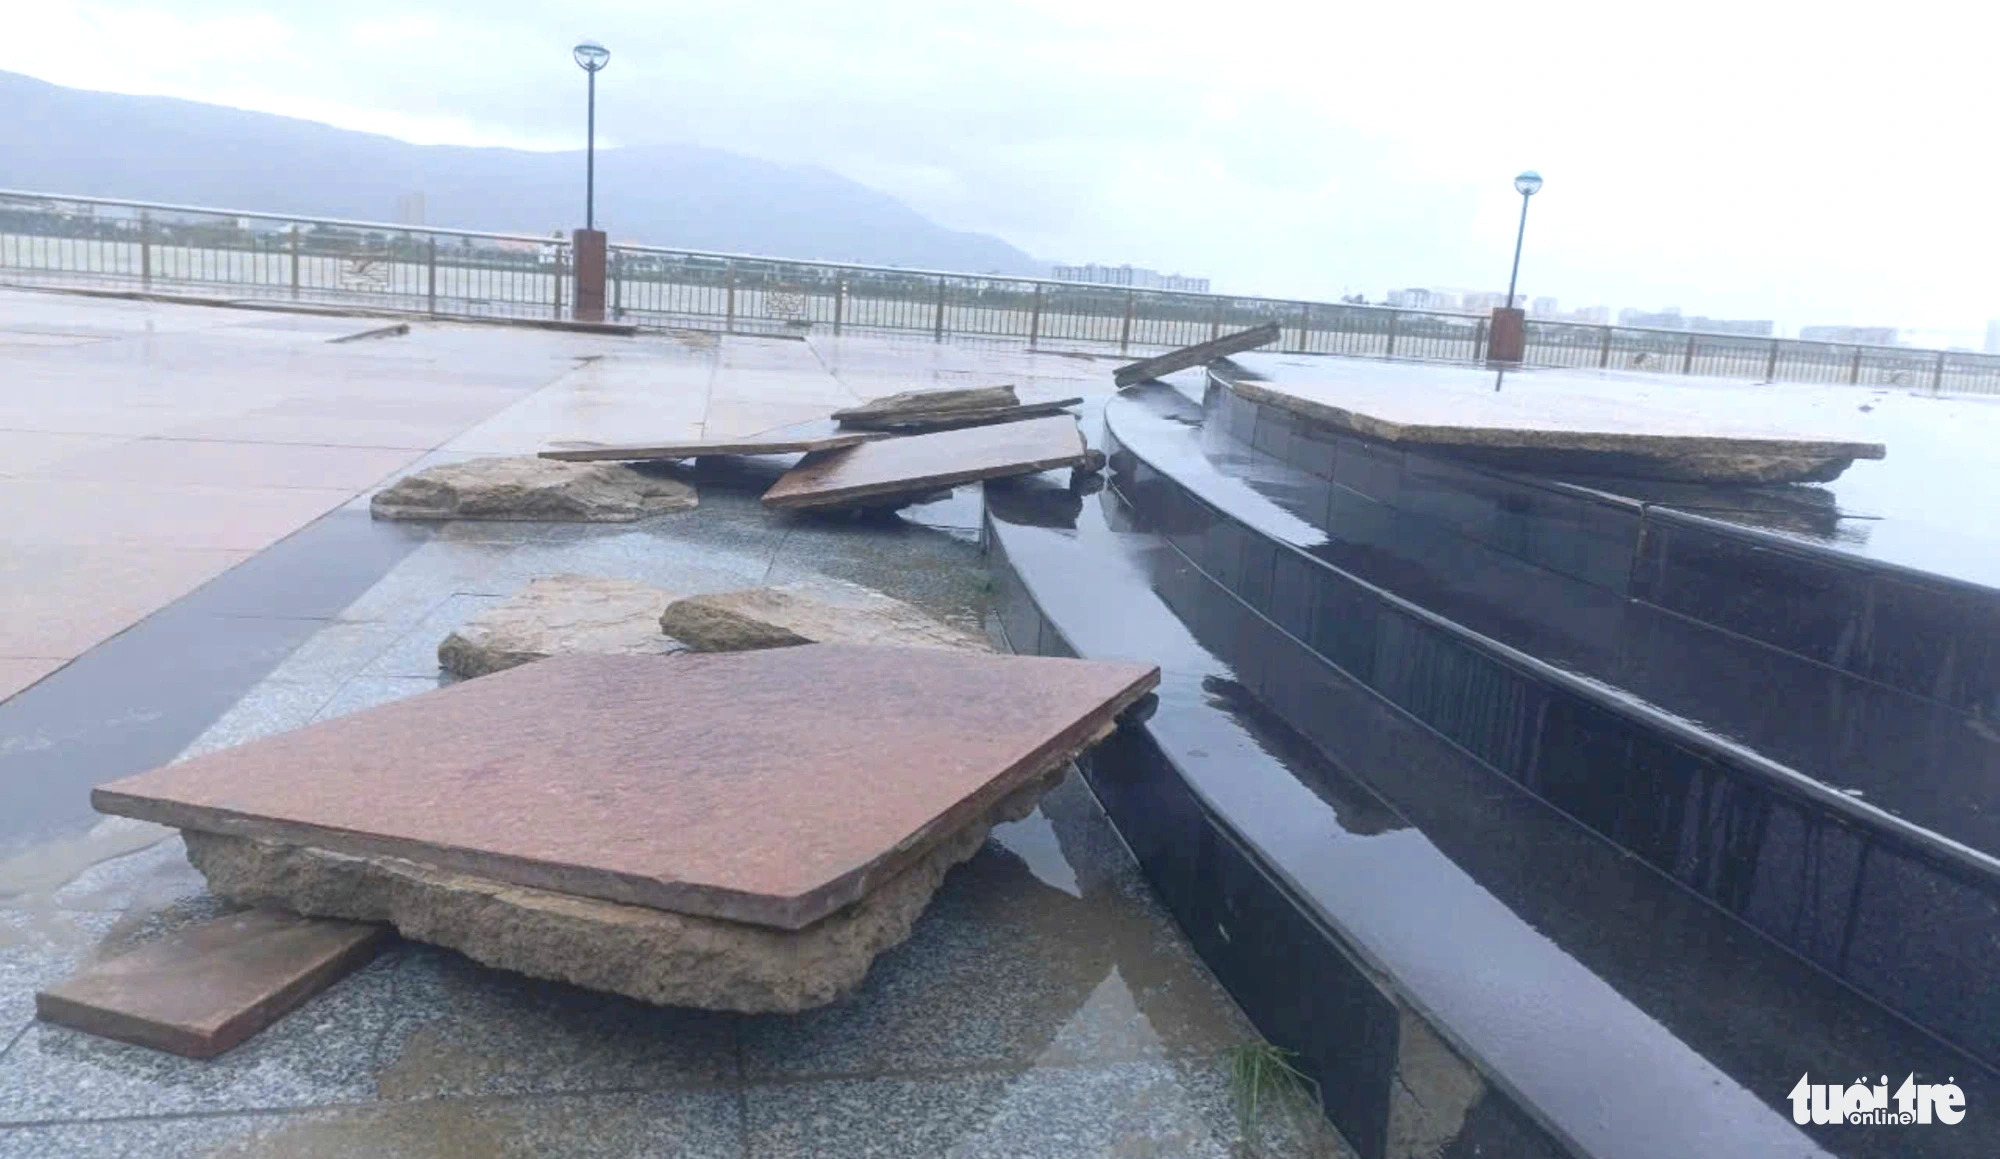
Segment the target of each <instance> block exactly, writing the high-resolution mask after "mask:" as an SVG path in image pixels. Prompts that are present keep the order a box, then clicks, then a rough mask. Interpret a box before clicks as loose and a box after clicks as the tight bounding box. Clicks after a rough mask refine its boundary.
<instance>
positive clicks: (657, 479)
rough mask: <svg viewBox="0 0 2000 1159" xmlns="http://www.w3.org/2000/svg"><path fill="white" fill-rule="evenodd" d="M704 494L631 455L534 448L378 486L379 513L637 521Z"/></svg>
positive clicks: (374, 508) (375, 508)
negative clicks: (596, 458)
mask: <svg viewBox="0 0 2000 1159" xmlns="http://www.w3.org/2000/svg"><path fill="white" fill-rule="evenodd" d="M697 502H698V499H697V497H696V495H695V490H694V488H693V487H690V486H688V485H687V484H686V483H683V482H681V481H680V480H678V479H672V478H668V477H666V476H664V475H658V474H653V473H650V472H647V471H642V470H639V469H637V468H634V467H630V466H627V465H625V464H623V463H563V462H556V461H554V460H551V459H544V458H540V457H537V456H534V455H520V456H507V457H500V458H487V459H471V460H468V461H466V462H463V463H446V464H443V465H440V466H436V467H430V468H427V469H425V470H422V471H418V472H416V473H415V474H413V475H408V476H405V477H404V478H402V479H399V480H397V481H396V482H395V483H393V484H391V485H390V486H388V487H385V488H383V489H382V490H381V491H378V492H376V493H375V498H374V499H373V500H372V501H371V502H370V503H369V511H370V512H371V513H372V514H373V515H374V516H375V518H377V519H522V520H549V521H558V522H578V523H629V522H631V521H632V520H635V519H644V518H647V517H648V516H653V515H665V514H668V513H669V512H674V511H687V510H689V509H691V508H693V507H694V506H695V505H696V504H697Z"/></svg>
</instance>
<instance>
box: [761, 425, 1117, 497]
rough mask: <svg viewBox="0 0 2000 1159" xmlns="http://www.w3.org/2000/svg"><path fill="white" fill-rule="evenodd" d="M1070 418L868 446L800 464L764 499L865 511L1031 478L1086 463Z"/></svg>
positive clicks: (1078, 433)
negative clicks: (982, 482) (964, 487)
mask: <svg viewBox="0 0 2000 1159" xmlns="http://www.w3.org/2000/svg"><path fill="white" fill-rule="evenodd" d="M1085 458H1086V448H1085V446H1084V442H1083V432H1082V431H1081V430H1079V429H1078V428H1077V425H1076V420H1075V419H1073V418H1071V417H1069V416H1068V415H1055V416H1052V417H1049V418H1039V419H1028V420H1026V421H1024V422H1018V423H1002V424H999V425H997V426H981V427H966V428H964V429H962V430H955V431H936V432H933V433H931V434H923V435H909V436H906V437H904V438H898V439H883V440H881V441H879V442H873V443H862V444H861V445H860V446H858V447H849V448H847V449H846V450H843V451H832V452H829V453H828V454H826V455H825V456H824V457H823V458H815V459H811V460H808V461H807V462H803V463H800V464H799V465H798V466H796V467H794V468H792V469H791V470H790V471H787V472H785V474H784V475H782V476H780V477H779V479H778V481H777V482H776V483H774V484H772V485H771V489H770V490H768V491H766V492H764V504H765V506H767V507H776V508H780V509H809V508H818V507H863V506H869V505H871V504H880V503H886V502H890V501H893V500H896V499H900V498H903V497H907V496H912V495H922V494H925V493H927V492H930V491H935V490H937V489H939V488H941V487H955V486H957V485H958V484H960V483H970V482H974V481H975V480H979V479H1004V478H1007V477H1009V476H1012V475H1032V474H1034V473H1035V472H1037V471H1047V470H1050V469H1052V468H1055V467H1074V466H1077V465H1079V464H1081V463H1083V462H1084V461H1085Z"/></svg>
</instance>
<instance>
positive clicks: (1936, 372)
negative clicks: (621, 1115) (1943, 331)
mask: <svg viewBox="0 0 2000 1159" xmlns="http://www.w3.org/2000/svg"><path fill="white" fill-rule="evenodd" d="M1931 393H1932V394H1943V393H1944V351H1942V350H1940V351H1938V355H1937V365H1936V366H1935V367H1933V368H1932V369H1931Z"/></svg>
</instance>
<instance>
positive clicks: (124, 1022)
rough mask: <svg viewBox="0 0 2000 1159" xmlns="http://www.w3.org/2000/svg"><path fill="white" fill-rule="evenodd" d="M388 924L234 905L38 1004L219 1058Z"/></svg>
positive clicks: (372, 942) (62, 1015) (43, 1012)
mask: <svg viewBox="0 0 2000 1159" xmlns="http://www.w3.org/2000/svg"><path fill="white" fill-rule="evenodd" d="M388 936H389V930H388V927H386V926H377V925H366V924H363V923H361V922H339V921H327V920H323V919H319V918H302V917H298V916H296V915H294V914H287V913H278V912H276V911H273V910H249V911H247V912H244V913H238V914H229V915H227V916H225V917H220V918H216V919H215V920H214V921H208V922H202V923H201V924H200V925H195V926H189V927H188V928H186V929H182V930H176V931H175V932H173V933H171V934H168V935H167V936H166V937H164V938H161V939H160V940H159V941H157V942H151V943H148V944H147V945H145V946H141V947H140V948H139V949H136V950H134V951H132V952H131V953H129V954H126V955H124V956H122V957H117V958H112V959H109V960H108V961H103V962H99V963H97V964H95V965H92V966H87V967H85V968H84V969H83V970H80V971H78V972H77V973H76V974H74V975H72V976H70V977H69V978H66V979H64V980H63V981H61V982H58V983H56V984H55V985H53V986H51V987H49V988H48V989H46V990H44V991H42V992H40V993H39V994H36V995H35V1014H36V1016H37V1017H39V1018H41V1019H42V1020H43V1021H46V1022H54V1023H59V1024H61V1025H63V1026H69V1027H74V1028H75V1029H77V1030H81V1031H85V1032H86V1033H89V1034H95V1035H99V1036H101V1037H104V1038H115V1039H117V1040H118V1041H120V1042H130V1043H135V1044H137V1045H139V1046H150V1047H152V1048H153V1049H155V1050H164V1051H168V1052H170V1053H172V1054H181V1055H186V1056H187V1057H189V1058H214V1057H215V1056H216V1055H218V1054H221V1053H222V1052H223V1051H226V1050H228V1049H229V1048H230V1047H232V1046H235V1045H236V1044H238V1043H240V1042H242V1041H243V1040H244V1039H246V1038H249V1037H250V1036H251V1035H253V1034H255V1033H257V1032H258V1031H260V1030H262V1029H264V1028H265V1027H266V1026H269V1025H271V1024H272V1023H273V1022H276V1021H277V1020H278V1019H280V1018H283V1017H284V1016H285V1015H287V1014H289V1013H291V1012H292V1011H293V1010H295V1009H297V1008H298V1007H299V1005H300V1004H301V1003H303V1002H305V1000H306V999H308V998H311V997H312V996H313V995H315V994H317V993H319V992H320V991H321V990H324V989H326V988H327V987H328V986H331V985H333V984H334V983H335V982H338V981H340V979H342V978H343V977H346V976H347V975H348V974H349V973H351V972H353V971H354V970H357V969H359V968H361V967H362V966H364V965H366V964H367V963H368V960H369V959H370V958H372V957H374V956H375V951H376V950H377V949H379V948H380V947H381V945H382V943H383V941H384V940H385V939H387V937H388Z"/></svg>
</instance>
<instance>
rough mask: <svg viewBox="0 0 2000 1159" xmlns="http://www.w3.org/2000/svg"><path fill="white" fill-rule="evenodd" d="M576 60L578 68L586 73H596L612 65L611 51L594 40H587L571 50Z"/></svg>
mask: <svg viewBox="0 0 2000 1159" xmlns="http://www.w3.org/2000/svg"><path fill="white" fill-rule="evenodd" d="M570 55H571V56H572V57H574V58H576V66H577V67H578V68H580V69H582V70H583V71H585V72H596V71H597V70H598V69H600V68H603V67H604V66H605V65H607V64H610V63H611V50H610V49H608V48H606V47H604V46H603V45H601V44H599V43H597V42H596V41H594V40H586V41H584V42H583V43H582V44H579V45H577V46H576V47H575V48H573V49H571V50H570Z"/></svg>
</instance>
